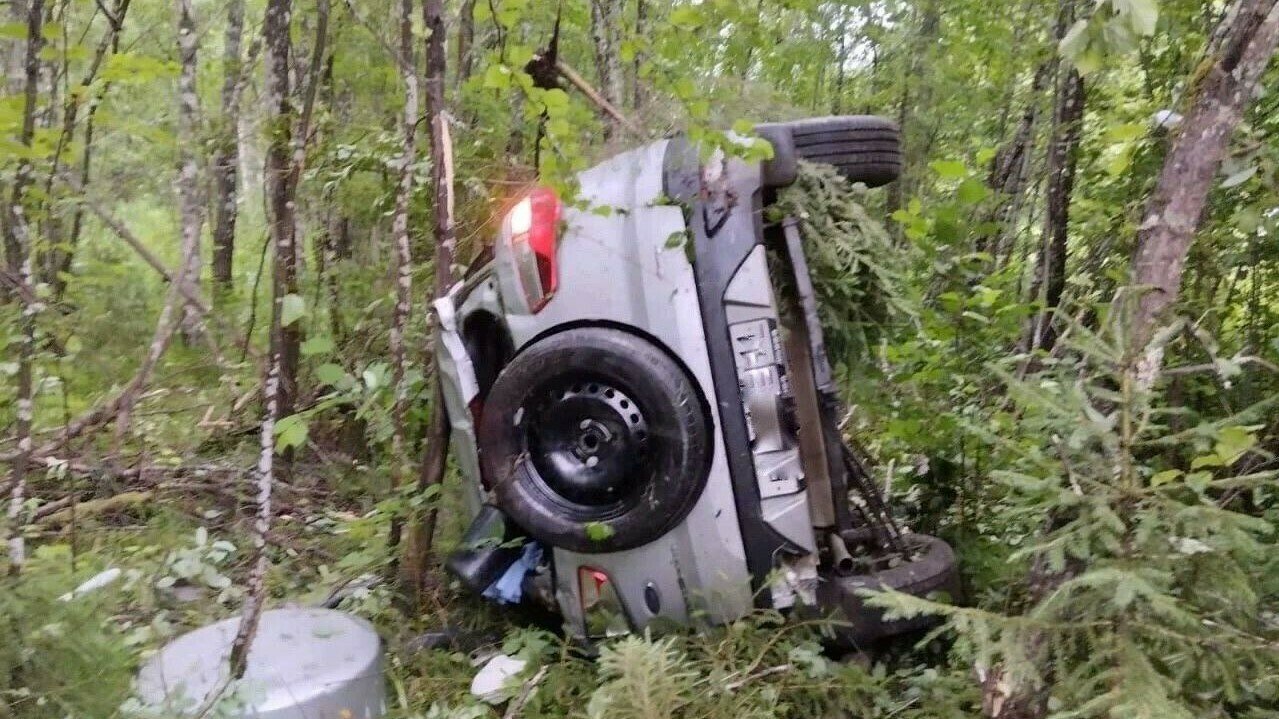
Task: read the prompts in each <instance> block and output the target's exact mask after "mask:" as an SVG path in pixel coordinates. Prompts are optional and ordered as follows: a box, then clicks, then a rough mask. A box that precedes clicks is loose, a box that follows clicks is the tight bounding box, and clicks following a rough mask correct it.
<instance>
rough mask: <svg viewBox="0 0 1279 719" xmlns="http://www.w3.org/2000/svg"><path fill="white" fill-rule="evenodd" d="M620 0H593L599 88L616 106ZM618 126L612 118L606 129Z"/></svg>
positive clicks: (610, 130) (619, 75)
mask: <svg viewBox="0 0 1279 719" xmlns="http://www.w3.org/2000/svg"><path fill="white" fill-rule="evenodd" d="M620 15H621V1H620V0H591V40H592V42H594V44H595V71H596V74H597V75H598V77H599V83H598V85H599V92H600V94H601V95H603V96H604V99H605V100H606V101H607V102H608V104H610V105H612V106H614V107H616V106H617V103H618V101H619V100H620V99H621V98H622V88H621V83H622V71H621V68H620V67H619V66H618V60H619V58H618V54H617V33H618V29H619V23H620V22H621V17H620ZM616 130H617V122H616V120H614V121H611V122H610V123H609V125H608V129H607V131H606V133H607V134H608V135H612V134H614V133H615V132H616Z"/></svg>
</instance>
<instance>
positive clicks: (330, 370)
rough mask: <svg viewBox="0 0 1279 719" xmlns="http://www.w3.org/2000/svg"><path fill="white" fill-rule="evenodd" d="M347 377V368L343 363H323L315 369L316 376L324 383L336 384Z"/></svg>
mask: <svg viewBox="0 0 1279 719" xmlns="http://www.w3.org/2000/svg"><path fill="white" fill-rule="evenodd" d="M345 377H346V370H344V369H342V366H341V365H336V364H333V363H331V362H330V363H328V364H322V365H320V366H319V367H317V368H316V370H315V378H316V379H318V380H320V382H321V383H322V384H327V385H336V384H337V383H338V382H341V381H342V379H343V378H345Z"/></svg>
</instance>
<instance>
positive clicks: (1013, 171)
mask: <svg viewBox="0 0 1279 719" xmlns="http://www.w3.org/2000/svg"><path fill="white" fill-rule="evenodd" d="M1057 66H1058V61H1057V59H1056V58H1055V57H1054V59H1053V60H1051V61H1047V62H1043V63H1040V65H1039V67H1038V68H1036V69H1035V76H1034V79H1033V80H1031V83H1030V98H1029V99H1028V100H1027V101H1026V109H1025V110H1023V111H1022V114H1021V118H1020V119H1019V120H1018V122H1017V129H1016V130H1015V131H1014V132H1013V136H1012V137H1011V138H1010V139H1009V140H1008V142H1007V143H1005V144H1004V146H1003V147H1001V148H1000V149H999V152H998V153H996V155H995V158H994V159H993V160H992V161H991V165H990V174H989V175H988V176H987V179H986V184H987V185H988V186H989V187H991V188H992V189H994V190H995V191H997V192H998V193H999V197H998V198H996V205H995V207H994V209H993V210H992V211H991V214H990V221H991V222H992V223H994V224H995V225H996V226H997V229H996V231H995V232H996V234H995V237H994V240H995V241H994V242H993V243H991V242H988V241H987V240H982V241H981V242H980V243H979V244H978V250H979V251H988V252H990V253H991V254H992V255H993V256H994V257H995V259H996V266H998V258H999V257H1001V256H1004V255H1005V254H1008V253H1005V251H1004V247H1003V245H1004V244H1005V243H1006V242H1008V241H1009V239H1008V238H1011V237H1012V236H1014V234H1015V228H1016V222H1017V210H1018V208H1019V207H1021V204H1022V201H1023V199H1024V198H1023V195H1024V194H1025V192H1026V180H1027V179H1028V176H1029V173H1030V164H1031V162H1030V161H1031V156H1032V155H1034V149H1035V125H1036V124H1037V123H1038V122H1039V112H1040V105H1041V104H1042V103H1043V98H1041V97H1040V96H1039V94H1040V93H1041V92H1042V91H1043V89H1044V87H1045V86H1046V85H1047V84H1048V79H1049V78H1050V77H1052V75H1053V74H1054V73H1055V72H1056V68H1057Z"/></svg>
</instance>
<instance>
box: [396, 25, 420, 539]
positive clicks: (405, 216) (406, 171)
mask: <svg viewBox="0 0 1279 719" xmlns="http://www.w3.org/2000/svg"><path fill="white" fill-rule="evenodd" d="M399 50H400V74H401V75H402V76H403V81H404V113H403V117H402V118H401V120H400V134H401V140H400V141H401V143H402V145H401V150H400V160H399V163H400V167H399V172H400V177H399V181H398V183H397V187H396V192H395V214H394V217H393V219H392V221H391V234H392V236H393V240H394V242H395V263H394V265H395V308H394V311H393V312H392V315H391V337H390V345H391V347H390V349H391V375H392V384H393V387H394V392H395V402H394V404H393V405H392V408H391V463H392V464H391V490H392V491H393V492H398V491H399V489H400V487H401V486H402V485H403V483H404V476H405V473H406V470H407V465H408V457H407V454H406V451H405V447H406V440H405V437H406V435H407V431H406V427H405V422H406V419H405V418H406V416H407V415H408V405H409V393H408V387H407V385H406V382H405V371H404V369H405V367H404V366H405V352H404V335H405V332H406V331H407V329H408V325H409V319H410V309H411V308H412V294H413V249H412V245H411V243H410V240H409V206H410V203H411V202H412V200H413V165H414V164H415V162H416V160H417V120H418V76H417V53H415V52H414V43H413V0H400V48H399ZM402 521H403V520H402V518H401V516H400V515H399V514H398V513H397V514H396V516H395V517H394V518H393V519H392V523H391V537H390V541H391V546H396V545H398V544H399V541H400V530H401V524H402Z"/></svg>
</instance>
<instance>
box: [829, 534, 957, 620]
mask: <svg viewBox="0 0 1279 719" xmlns="http://www.w3.org/2000/svg"><path fill="white" fill-rule="evenodd" d="M903 539H904V540H905V541H907V542H909V543H910V544H911V545H912V547H913V548H914V549H915V553H914V555H913V557H912V558H911V559H910V560H908V561H904V562H902V563H901V564H899V565H897V566H895V567H890V568H887V569H882V570H879V571H875V572H872V573H866V574H854V575H852V576H847V577H833V578H831V580H830V581H826V582H823V583H822V585H820V588H819V590H818V592H819V595H822V594H825V596H819V599H820V601H821V604H822V605H824V606H842V608H843V610H844V615H845V619H846V620H847V621H848V622H849V624H850V625H851V626H849V627H847V628H846V629H845V630H843V631H839V632H838V633H839V634H842V635H844V638H845V639H846V640H849V641H850V643H852V644H854V645H858V644H864V643H866V642H872V641H875V640H878V639H883V638H886V637H891V636H896V635H900V634H908V633H911V632H916V631H919V630H922V629H928V628H930V627H932V626H935V625H936V624H937V622H938V618H937V617H935V616H931V615H919V616H914V617H910V618H909V619H891V620H890V619H885V618H884V613H883V610H880V609H877V608H874V607H870V606H867V605H866V604H865V602H864V599H865V598H864V597H862V596H861V595H860V593H861V592H862V591H865V590H882V589H892V590H894V591H898V592H902V593H903V594H909V595H911V596H915V597H928V598H938V597H939V595H946V596H947V597H949V599H950V600H951V601H954V600H957V599H958V596H957V595H958V593H959V571H958V564H957V562H956V560H955V551H954V550H953V549H951V548H950V545H948V544H946V542H944V541H942V540H940V539H938V538H936V537H932V536H929V535H927V534H907V535H905V536H904V537H903Z"/></svg>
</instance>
